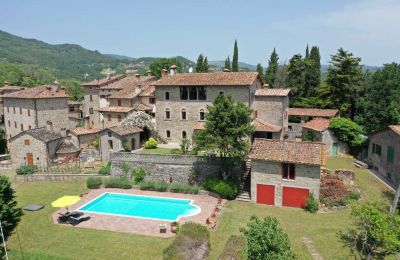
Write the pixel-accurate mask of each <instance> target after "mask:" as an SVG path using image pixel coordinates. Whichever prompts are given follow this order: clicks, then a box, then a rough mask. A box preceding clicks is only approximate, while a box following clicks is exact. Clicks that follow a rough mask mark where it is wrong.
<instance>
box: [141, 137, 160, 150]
mask: <svg viewBox="0 0 400 260" xmlns="http://www.w3.org/2000/svg"><path fill="white" fill-rule="evenodd" d="M157 145H158V143H157V141H156V139H154V138H153V137H150V138H149V140H147V141H146V142H145V143H144V148H146V149H156V148H157Z"/></svg>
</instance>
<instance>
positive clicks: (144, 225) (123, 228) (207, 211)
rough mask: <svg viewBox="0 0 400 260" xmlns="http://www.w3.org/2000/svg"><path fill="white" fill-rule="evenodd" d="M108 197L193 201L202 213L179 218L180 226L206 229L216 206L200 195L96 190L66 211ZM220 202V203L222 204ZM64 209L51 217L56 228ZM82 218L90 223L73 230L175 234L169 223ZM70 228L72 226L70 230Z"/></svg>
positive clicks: (99, 216)
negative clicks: (163, 226) (162, 227)
mask: <svg viewBox="0 0 400 260" xmlns="http://www.w3.org/2000/svg"><path fill="white" fill-rule="evenodd" d="M105 192H108V193H113V192H114V193H123V194H133V195H146V196H156V197H165V198H177V199H188V200H193V204H195V205H197V206H199V207H200V208H201V212H200V213H199V214H197V215H194V216H188V217H181V218H180V219H179V221H178V222H179V223H181V224H182V223H185V222H188V221H191V222H195V223H200V224H203V225H205V224H206V219H207V218H208V217H209V216H210V215H211V214H212V212H213V210H214V208H215V207H216V205H217V203H218V199H217V198H215V197H212V196H209V195H200V194H182V193H171V192H156V191H142V190H138V189H128V190H124V189H105V188H102V189H97V190H91V191H90V192H89V193H88V194H86V195H84V196H83V197H82V198H81V200H80V201H79V202H77V203H75V204H74V205H72V206H70V207H68V209H69V211H74V210H77V209H79V208H80V207H81V206H83V205H84V204H86V203H88V202H90V201H91V200H93V199H95V198H97V197H98V196H100V195H101V194H103V193H105ZM224 202H225V201H223V202H222V203H224ZM65 211H66V209H65V208H62V209H60V210H57V211H56V212H55V213H54V214H53V215H52V217H53V221H54V223H55V224H59V225H68V226H71V225H69V224H60V223H58V220H57V219H58V213H65ZM85 215H89V216H90V220H88V221H84V222H81V223H80V224H79V225H77V226H74V227H76V228H92V229H99V230H108V231H116V232H126V233H135V234H142V235H147V236H157V237H171V236H174V235H175V234H174V233H172V232H171V231H170V225H169V224H170V223H171V222H170V221H163V220H154V219H143V218H135V217H124V216H111V215H106V214H99V213H91V212H85ZM160 224H167V232H166V233H160ZM71 227H72V226H71Z"/></svg>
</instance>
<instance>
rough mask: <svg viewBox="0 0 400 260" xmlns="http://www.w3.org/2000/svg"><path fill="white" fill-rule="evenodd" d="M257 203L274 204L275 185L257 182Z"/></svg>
mask: <svg viewBox="0 0 400 260" xmlns="http://www.w3.org/2000/svg"><path fill="white" fill-rule="evenodd" d="M257 203H260V204H265V205H275V186H274V185H264V184H257Z"/></svg>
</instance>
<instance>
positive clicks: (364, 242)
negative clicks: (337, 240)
mask: <svg viewBox="0 0 400 260" xmlns="http://www.w3.org/2000/svg"><path fill="white" fill-rule="evenodd" d="M351 215H352V217H353V219H354V226H355V228H351V229H349V230H347V231H346V232H341V233H340V234H339V235H340V237H341V239H342V240H343V242H344V243H345V244H346V245H347V246H348V247H350V248H351V250H352V251H353V252H354V253H359V254H360V255H362V256H364V258H365V259H372V258H378V259H383V258H385V257H386V256H390V255H393V254H396V253H398V252H399V251H400V235H399V234H400V215H399V214H388V213H386V212H385V211H383V210H381V209H380V208H379V206H378V205H377V204H370V203H364V204H361V205H358V204H356V205H354V206H353V208H352V212H351Z"/></svg>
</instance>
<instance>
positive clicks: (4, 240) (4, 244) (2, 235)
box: [0, 220, 8, 260]
mask: <svg viewBox="0 0 400 260" xmlns="http://www.w3.org/2000/svg"><path fill="white" fill-rule="evenodd" d="M0 232H1V237H2V238H3V247H4V252H5V253H6V260H8V254H7V248H6V239H5V237H4V233H3V226H2V225H1V220H0Z"/></svg>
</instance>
